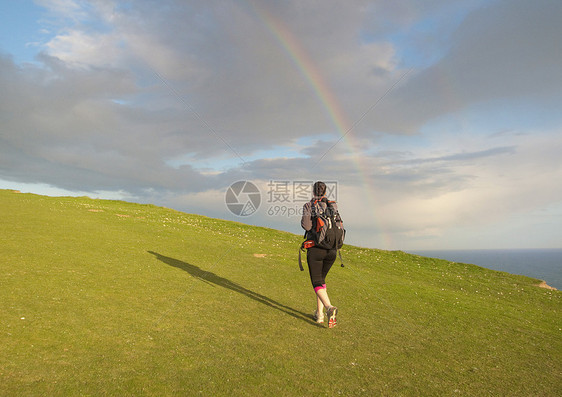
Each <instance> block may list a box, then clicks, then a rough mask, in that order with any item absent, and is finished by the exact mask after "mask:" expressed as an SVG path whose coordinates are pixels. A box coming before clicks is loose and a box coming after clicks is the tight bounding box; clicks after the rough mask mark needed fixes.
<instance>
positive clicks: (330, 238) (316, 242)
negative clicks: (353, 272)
mask: <svg viewBox="0 0 562 397" xmlns="http://www.w3.org/2000/svg"><path fill="white" fill-rule="evenodd" d="M322 204H324V205H322ZM335 204H336V202H335V201H328V199H327V198H325V197H323V198H322V199H321V200H314V202H312V203H311V211H312V229H311V230H309V231H307V232H305V234H304V238H305V241H304V242H303V243H302V245H301V248H300V250H299V267H300V270H301V271H302V270H304V269H303V267H302V261H301V252H303V251H304V250H305V248H310V247H314V246H316V247H320V248H324V249H337V250H338V254H339V256H340V260H341V262H342V264H341V266H342V267H343V260H342V257H341V252H340V248H341V247H342V246H343V241H344V239H345V229H344V227H343V221H342V219H341V217H340V214H339V212H338V210H337V207H336V206H335Z"/></svg>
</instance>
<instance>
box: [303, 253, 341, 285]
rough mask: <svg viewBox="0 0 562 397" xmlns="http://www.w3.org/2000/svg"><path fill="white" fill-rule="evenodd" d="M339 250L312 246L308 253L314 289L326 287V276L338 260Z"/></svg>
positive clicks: (307, 258)
mask: <svg viewBox="0 0 562 397" xmlns="http://www.w3.org/2000/svg"><path fill="white" fill-rule="evenodd" d="M337 252H338V251H337V250H335V249H334V250H327V249H324V248H318V247H312V248H309V249H308V252H307V253H306V261H307V262H308V272H309V273H310V281H312V287H313V288H314V290H315V291H316V290H318V289H321V288H326V276H327V275H328V272H329V271H330V268H331V267H332V265H333V264H334V262H335V261H336V255H337Z"/></svg>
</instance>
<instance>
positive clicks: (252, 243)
mask: <svg viewBox="0 0 562 397" xmlns="http://www.w3.org/2000/svg"><path fill="white" fill-rule="evenodd" d="M0 208H1V209H0V241H1V245H0V318H1V325H0V395H2V396H4V395H6V396H12V395H18V396H19V395H30V396H31V395H205V396H216V395H233V396H247V395H250V396H254V395H255V396H265V395H271V396H273V395H275V396H279V395H285V396H302V395H308V394H310V395H326V396H334V395H346V396H354V395H406V396H409V395H416V396H417V395H423V396H431V395H435V396H441V395H449V396H453V395H454V396H456V395H458V396H481V395H494V396H496V395H502V396H504V395H505V396H514V395H517V396H556V395H562V392H561V390H562V387H561V386H562V361H561V360H560V357H562V338H561V336H562V320H561V318H562V317H561V309H562V304H561V303H562V301H561V298H562V293H561V292H560V291H552V290H548V289H544V288H538V287H537V286H536V285H537V284H539V283H540V280H535V279H531V278H527V277H523V276H515V275H510V274H507V273H503V272H496V271H492V270H487V269H484V268H481V267H477V266H474V265H468V264H460V263H452V262H447V261H444V260H439V259H431V258H424V257H420V256H415V255H409V254H405V253H403V252H399V251H382V250H375V249H363V248H358V247H352V246H345V247H344V250H343V255H344V258H345V261H346V267H345V268H341V267H339V266H337V265H336V266H334V268H333V269H332V271H331V273H330V275H329V276H328V288H329V291H330V297H331V298H332V301H333V303H334V304H336V305H337V306H338V307H339V308H340V315H339V316H338V326H337V327H336V328H334V329H328V328H327V327H319V326H317V325H316V324H315V323H314V322H313V321H312V319H311V314H312V310H313V309H314V302H315V300H314V294H313V291H312V288H311V287H310V282H309V279H308V274H307V273H306V272H300V271H299V270H298V265H297V249H298V246H299V244H300V242H301V238H300V236H297V235H293V234H290V233H285V232H280V231H276V230H271V229H266V228H260V227H253V226H248V225H244V224H240V223H235V222H228V221H223V220H218V219H211V218H206V217H203V216H198V215H190V214H185V213H181V212H177V211H174V210H170V209H166V208H160V207H156V206H153V205H141V204H132V203H126V202H120V201H108V200H93V199H89V198H60V197H55V198H54V197H44V196H37V195H32V194H18V193H14V192H12V191H7V190H0Z"/></svg>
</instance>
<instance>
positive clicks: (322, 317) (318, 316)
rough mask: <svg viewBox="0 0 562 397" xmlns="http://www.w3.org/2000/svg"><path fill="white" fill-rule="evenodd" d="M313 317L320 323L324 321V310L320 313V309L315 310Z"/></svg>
mask: <svg viewBox="0 0 562 397" xmlns="http://www.w3.org/2000/svg"><path fill="white" fill-rule="evenodd" d="M312 318H313V319H314V321H316V322H317V323H318V324H322V323H324V313H323V312H320V314H318V310H314V315H313V316H312Z"/></svg>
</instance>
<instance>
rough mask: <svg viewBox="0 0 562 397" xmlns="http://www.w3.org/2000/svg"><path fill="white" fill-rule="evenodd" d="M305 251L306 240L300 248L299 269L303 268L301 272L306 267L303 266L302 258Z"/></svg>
mask: <svg viewBox="0 0 562 397" xmlns="http://www.w3.org/2000/svg"><path fill="white" fill-rule="evenodd" d="M303 251H304V242H303V243H302V244H301V246H300V248H299V269H301V272H302V271H304V268H303V267H302V260H301V253H302V252H303Z"/></svg>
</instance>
